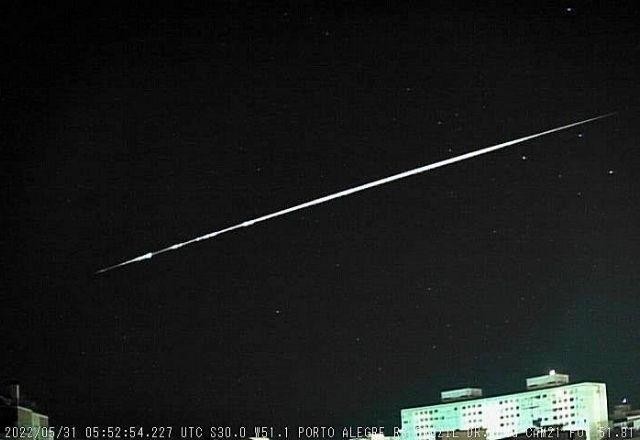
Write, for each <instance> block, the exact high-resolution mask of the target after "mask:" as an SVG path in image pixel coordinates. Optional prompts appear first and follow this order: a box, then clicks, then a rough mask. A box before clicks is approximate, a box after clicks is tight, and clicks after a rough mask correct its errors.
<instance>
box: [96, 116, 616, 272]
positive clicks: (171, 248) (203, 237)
mask: <svg viewBox="0 0 640 440" xmlns="http://www.w3.org/2000/svg"><path fill="white" fill-rule="evenodd" d="M614 114H615V113H608V114H606V115H601V116H597V117H595V118H590V119H585V120H584V121H579V122H574V123H572V124H568V125H563V126H562V127H556V128H552V129H550V130H546V131H543V132H540V133H536V134H532V135H529V136H525V137H521V138H518V139H514V140H511V141H507V142H503V143H501V144H496V145H492V146H490V147H486V148H481V149H479V150H475V151H471V152H469V153H465V154H461V155H459V156H455V157H451V158H449V159H445V160H441V161H439V162H434V163H432V164H428V165H423V166H421V167H418V168H413V169H411V170H408V171H403V172H401V173H398V174H394V175H392V176H388V177H384V178H382V179H378V180H374V181H373V182H369V183H364V184H362V185H358V186H354V187H352V188H348V189H345V190H342V191H338V192H336V193H333V194H329V195H326V196H324V197H320V198H317V199H313V200H310V201H308V202H305V203H301V204H299V205H295V206H292V207H290V208H285V209H282V210H280V211H275V212H272V213H271V214H266V215H263V216H261V217H256V218H254V219H250V220H245V221H243V222H242V223H238V224H236V225H233V226H229V227H227V228H224V229H220V230H218V231H213V232H209V233H208V234H205V235H201V236H199V237H195V238H192V239H191V240H187V241H183V242H181V243H176V244H173V245H171V246H167V247H165V248H162V249H159V250H157V251H153V252H148V253H146V254H144V255H140V256H138V257H135V258H132V259H130V260H126V261H123V262H122V263H118V264H114V265H112V266H108V267H105V268H103V269H100V270H98V271H97V272H96V274H101V273H105V272H108V271H110V270H113V269H117V268H118V267H122V266H127V265H129V264H133V263H138V262H140V261H144V260H150V259H151V258H153V257H155V256H156V255H159V254H163V253H165V252H170V251H175V250H177V249H180V248H182V247H184V246H188V245H190V244H193V243H197V242H199V241H204V240H209V239H211V238H215V237H217V236H218V235H222V234H225V233H227V232H231V231H234V230H236V229H240V228H246V227H249V226H253V225H255V224H256V223H260V222H263V221H266V220H271V219H272V218H275V217H280V216H282V215H286V214H289V213H291V212H294V211H299V210H301V209H305V208H309V207H311V206H315V205H320V204H321V203H325V202H328V201H330V200H334V199H338V198H340V197H345V196H348V195H351V194H354V193H357V192H360V191H364V190H366V189H369V188H373V187H375V186H380V185H384V184H386V183H389V182H393V181H395V180H400V179H404V178H405V177H409V176H413V175H415V174H420V173H424V172H425V171H429V170H433V169H436V168H440V167H443V166H446V165H450V164H452V163H456V162H461V161H463V160H467V159H471V158H472V157H476V156H480V155H483V154H487V153H491V152H492V151H496V150H500V149H502V148H505V147H509V146H511V145H515V144H519V143H522V142H526V141H528V140H531V139H535V138H538V137H541V136H545V135H547V134H551V133H555V132H557V131H561V130H566V129H568V128H571V127H576V126H578V125H582V124H587V123H589V122H593V121H597V120H598V119H603V118H607V117H609V116H612V115H614Z"/></svg>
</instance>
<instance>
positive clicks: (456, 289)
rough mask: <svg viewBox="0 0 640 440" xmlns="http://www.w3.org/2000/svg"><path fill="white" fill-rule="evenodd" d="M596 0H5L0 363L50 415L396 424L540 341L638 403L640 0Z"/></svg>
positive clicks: (555, 360) (539, 365) (545, 354)
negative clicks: (418, 2) (367, 187)
mask: <svg viewBox="0 0 640 440" xmlns="http://www.w3.org/2000/svg"><path fill="white" fill-rule="evenodd" d="M478 3H480V2H478ZM599 3H600V2H566V3H565V2H562V1H559V2H536V6H526V5H524V4H513V5H511V6H509V7H500V8H498V7H496V6H491V7H490V6H486V7H482V8H481V7H478V8H477V9H469V8H462V7H460V6H459V5H458V6H457V5H454V4H453V3H447V6H444V5H443V4H442V5H436V4H429V5H427V4H426V3H423V4H422V6H420V7H413V6H411V7H410V6H406V5H402V6H394V7H389V6H373V5H372V4H371V2H334V3H329V2H328V3H312V2H292V3H290V4H287V3H278V4H275V5H274V4H272V5H270V6H264V5H262V2H255V3H246V2H237V3H236V2H229V3H218V4H216V5H214V6H210V7H209V9H207V10H200V9H181V8H179V7H177V6H175V7H166V8H160V7H154V8H153V9H150V10H129V9H119V8H117V7H115V6H113V5H108V6H105V7H102V8H100V7H95V5H92V6H91V10H90V9H79V8H75V9H69V8H65V7H63V6H58V7H57V8H56V9H47V8H45V7H27V6H25V5H23V3H22V2H7V3H6V4H5V6H4V8H5V10H4V11H2V14H0V15H1V16H2V28H1V31H2V38H1V42H0V44H1V45H2V50H3V53H4V56H3V57H2V58H3V61H2V69H1V75H2V77H1V78H0V80H1V83H0V87H1V88H0V105H1V106H2V109H3V110H4V111H3V113H4V117H3V118H2V120H1V122H0V124H1V125H0V129H1V131H2V139H3V142H2V144H3V153H2V163H3V166H2V188H3V197H2V204H3V206H2V212H3V215H2V228H3V231H4V233H3V234H2V249H3V252H2V259H1V264H2V273H3V276H2V285H1V286H0V291H1V292H2V297H3V299H2V303H1V304H2V306H1V307H2V308H1V311H2V314H1V320H2V329H3V330H2V335H1V337H0V379H2V378H7V379H18V380H20V381H21V382H22V384H23V386H24V392H25V393H27V394H28V395H29V396H30V397H31V398H33V400H36V401H37V402H38V403H39V404H40V408H41V409H42V410H43V411H45V412H47V413H49V414H50V415H51V418H52V424H53V425H62V424H76V425H82V424H102V425H105V424H108V423H111V424H114V423H120V424H141V423H165V424H166V423H176V424H177V423H190V424H205V423H207V424H209V423H218V424H230V423H240V422H241V423H245V424H254V423H255V424H258V423H270V424H296V423H307V424H318V425H319V424H324V425H328V424H352V425H356V424H368V425H377V424H380V423H387V424H388V425H394V424H397V423H398V420H399V410H400V408H403V407H409V406H415V405H418V404H424V403H430V402H434V401H436V400H437V398H438V394H437V393H438V392H439V391H440V390H441V389H443V388H452V387H457V386H465V385H479V386H482V387H484V388H485V392H486V393H489V394H495V393H500V392H506V391H513V390H519V389H523V388H524V379H525V378H526V377H528V376H532V375H537V374H542V373H544V372H545V371H546V370H547V369H549V368H556V369H558V370H561V371H564V372H568V373H569V374H571V375H572V377H573V378H574V379H575V380H596V381H603V382H606V383H607V385H608V390H609V394H610V396H609V398H610V401H611V400H612V399H616V400H617V399H619V398H620V397H622V396H623V395H629V397H630V398H631V399H635V401H636V402H637V401H639V400H640V380H638V379H639V377H640V375H639V374H638V365H640V350H638V346H640V321H639V319H638V316H639V310H640V296H639V293H640V290H639V288H640V275H639V274H640V271H639V269H640V230H639V229H638V225H640V209H638V206H639V205H640V189H639V188H640V187H639V185H638V184H639V178H638V171H639V170H640V160H639V153H638V142H639V139H640V123H639V122H638V121H639V120H638V110H639V107H638V103H637V98H638V97H639V96H640V82H639V81H638V73H639V72H640V62H639V60H640V45H639V43H638V42H639V41H640V32H639V30H638V23H639V22H640V13H639V9H638V7H636V6H634V2H632V1H629V2H607V6H606V7H604V6H600V5H599ZM602 3H604V2H602ZM85 7H87V8H88V6H85ZM610 111H618V112H619V114H618V115H617V116H616V117H614V118H610V119H606V120H603V121H598V122H595V123H593V124H589V125H587V126H583V127H580V128H577V129H572V130H568V131H565V132H562V133H559V134H554V135H551V136H549V137H544V138H541V139H538V140H535V141H531V142H528V143H526V144H522V145H518V146H515V147H513V148H510V149H507V150H504V151H501V152H498V153H495V154H491V155H488V156H483V157H480V158H477V159H474V160H472V161H467V162H464V163H461V164H457V165H453V166H451V167H446V168H442V169H438V170H435V171H433V172H430V173H428V174H424V175H420V176H416V177H413V178H410V179H407V180H404V181H401V182H396V183H393V184H390V185H388V186H384V187H381V188H377V189H374V190H371V191H367V192H364V193H360V194H357V195H354V196H352V197H349V198H345V199H341V200H337V201H335V202H332V203H330V204H327V205H323V206H320V207H316V208H312V209H309V210H306V211H302V212H299V213H295V214H292V215H290V216H288V217H283V218H279V219H276V220H273V221H271V222H268V223H263V224H260V225H256V226H255V227H253V228H249V229H246V230H241V231H238V232H237V233H234V234H230V235H227V236H223V237H220V238H219V239H217V240H212V241H208V242H204V243H201V244H198V245H195V246H192V247H188V248H185V249H183V250H180V251H178V252H173V253H170V254H166V255H163V256H159V257H157V258H154V259H153V260H151V261H150V262H146V263H143V264H138V265H134V266H129V267H127V268H124V269H122V270H118V271H113V272H110V273H108V274H105V275H103V276H95V275H94V274H93V273H94V271H95V270H97V269H99V268H101V267H104V266H106V265H109V264H113V263H117V262H119V261H122V260H123V259H127V258H130V257H133V256H136V255H139V254H142V253H144V252H147V251H150V250H154V249H157V248H159V247H162V246H164V245H168V244H172V243H175V242H178V241H182V240H186V239H189V238H192V237H194V236H197V235H200V234H202V233H206V232H208V231H211V230H216V229H219V228H221V227H224V226H228V225H231V224H234V223H237V222H240V221H243V220H246V219H248V218H252V217H255V216H258V215H261V214H265V213H268V212H271V211H274V210H276V209H280V208H283V207H286V206H288V205H292V204H295V203H299V202H302V201H306V200H308V199H310V198H314V197H317V196H321V195H324V194H326V193H330V192H334V191H337V190H340V189H343V188H346V187H349V186H352V185H356V184H360V183H364V182H366V181H369V180H373V179H375V178H380V177H383V176H386V175H389V174H393V173H395V172H398V171H402V170H404V169H408V168H412V167H415V166H418V165H421V164H426V163H430V162H434V161H436V160H440V159H444V158H446V157H449V156H453V155H456V154H460V153H463V152H465V151H470V150H472V149H475V148H479V147H482V146H488V145H491V144H494V143H497V142H502V141H506V140H509V139H512V138H516V137H520V136H524V135H527V134H532V133H536V132H538V131H541V130H545V129H548V128H552V127H555V126H558V125H562V124H565V123H569V122H574V121H578V120H580V119H585V118H588V117H592V116H596V115H598V114H602V113H607V112H610Z"/></svg>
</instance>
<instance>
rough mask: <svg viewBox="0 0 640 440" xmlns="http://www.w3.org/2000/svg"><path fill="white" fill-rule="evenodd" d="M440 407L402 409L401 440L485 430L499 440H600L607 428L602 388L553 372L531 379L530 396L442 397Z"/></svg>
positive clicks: (475, 393) (472, 393)
mask: <svg viewBox="0 0 640 440" xmlns="http://www.w3.org/2000/svg"><path fill="white" fill-rule="evenodd" d="M441 397H442V403H439V404H435V405H429V406H423V407H419V408H409V409H403V410H402V411H401V419H402V437H403V440H436V435H437V434H438V433H441V432H453V431H461V430H465V431H471V430H486V438H487V439H488V440H492V439H493V440H495V439H500V438H506V437H513V436H515V435H518V434H520V433H526V432H532V437H533V432H535V431H536V430H539V428H545V427H560V428H561V429H562V430H567V431H584V432H585V434H586V438H585V440H597V439H598V438H599V437H600V436H601V432H602V429H601V428H602V427H606V426H607V425H608V416H607V393H606V386H605V384H603V383H593V382H583V383H575V384H570V383H569V377H568V376H567V375H564V374H558V373H556V372H555V371H551V372H549V374H548V375H545V376H539V377H535V378H530V379H527V390H526V391H523V392H519V393H513V394H506V395H502V396H494V397H482V390H480V389H478V388H466V389H461V390H452V391H444V392H443V393H442V395H441Z"/></svg>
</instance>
